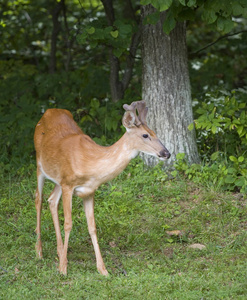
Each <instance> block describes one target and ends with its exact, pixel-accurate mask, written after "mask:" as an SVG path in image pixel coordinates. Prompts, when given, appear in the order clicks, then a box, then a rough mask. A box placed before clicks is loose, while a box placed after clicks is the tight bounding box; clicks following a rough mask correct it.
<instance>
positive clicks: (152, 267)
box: [0, 162, 247, 300]
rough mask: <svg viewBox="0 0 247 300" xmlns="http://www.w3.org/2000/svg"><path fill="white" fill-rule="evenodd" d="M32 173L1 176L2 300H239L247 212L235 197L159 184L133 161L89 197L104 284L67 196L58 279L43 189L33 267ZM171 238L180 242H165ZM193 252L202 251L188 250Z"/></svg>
mask: <svg viewBox="0 0 247 300" xmlns="http://www.w3.org/2000/svg"><path fill="white" fill-rule="evenodd" d="M32 171H33V170H32V168H30V169H29V172H27V174H25V173H24V172H22V173H21V174H19V175H17V176H15V177H11V176H9V177H6V176H5V177H4V176H3V175H2V177H1V190H0V267H1V268H0V299H25V298H27V299H90V300H91V299H190V300H191V299H234V300H235V299H246V297H247V260H246V259H247V233H246V232H247V231H246V229H247V209H246V199H245V198H244V197H242V196H241V195H240V194H237V193H236V194H233V193H226V192H224V193H223V192H220V191H215V190H214V188H213V186H211V188H210V189H208V187H207V188H205V187H203V186H198V185H195V184H193V183H191V182H189V181H186V180H184V179H176V180H167V177H166V175H165V173H163V171H161V170H160V169H159V167H156V168H155V169H152V170H146V169H144V167H143V165H142V164H141V163H138V162H133V163H132V164H131V165H130V166H129V167H128V168H127V169H126V170H125V171H124V172H123V173H122V174H121V175H120V176H119V177H118V178H117V179H115V180H114V181H112V182H110V183H108V184H105V185H103V186H101V187H100V189H99V190H98V191H97V193H96V199H95V217H96V223H97V228H98V239H99V244H100V248H101V252H102V255H103V258H104V261H105V264H106V267H107V269H108V272H109V273H110V275H109V276H108V277H103V276H102V275H99V274H98V273H97V270H96V264H95V257H94V252H93V246H92V244H91V241H90V237H89V234H88V231H87V225H86V220H85V217H84V212H83V204H82V200H81V199H80V198H76V197H74V199H73V229H72V232H71V236H70V242H69V250H68V275H67V276H66V277H65V276H62V275H60V274H59V273H58V271H57V267H58V259H57V255H56V237H55V232H54V228H53V223H52V218H51V215H50V211H49V207H48V204H47V201H46V199H48V197H49V193H50V191H51V189H52V184H51V183H48V181H47V182H46V187H45V191H44V199H45V200H44V203H43V211H42V241H43V255H44V259H42V260H38V259H36V254H35V242H36V236H35V232H34V230H35V227H36V211H35V205H34V191H35V188H36V179H35V172H33V173H32ZM29 173H30V174H29ZM24 174H25V175H24ZM60 219H61V220H63V215H62V208H61V207H60ZM61 223H62V221H61ZM173 230H180V231H181V235H179V236H177V235H168V234H167V231H173ZM195 243H200V244H203V245H205V246H206V248H205V249H203V250H199V249H191V248H189V245H191V244H195Z"/></svg>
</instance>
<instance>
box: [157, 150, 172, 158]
mask: <svg viewBox="0 0 247 300" xmlns="http://www.w3.org/2000/svg"><path fill="white" fill-rule="evenodd" d="M159 155H160V157H165V158H167V159H168V158H169V157H170V156H171V154H170V152H169V151H168V150H167V149H164V150H161V151H160V153H159Z"/></svg>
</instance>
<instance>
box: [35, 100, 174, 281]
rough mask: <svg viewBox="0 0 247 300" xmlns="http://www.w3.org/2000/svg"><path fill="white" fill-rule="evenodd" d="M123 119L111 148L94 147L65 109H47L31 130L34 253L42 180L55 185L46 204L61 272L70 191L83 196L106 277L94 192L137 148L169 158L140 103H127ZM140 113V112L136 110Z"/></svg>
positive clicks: (39, 250) (99, 264) (38, 245)
mask: <svg viewBox="0 0 247 300" xmlns="http://www.w3.org/2000/svg"><path fill="white" fill-rule="evenodd" d="M123 107H124V109H125V111H126V112H125V114H124V116H123V119H122V123H123V126H124V127H125V128H126V133H125V134H124V135H123V136H122V137H121V138H120V140H119V141H117V142H116V143H115V144H113V145H112V146H109V147H102V146H99V145H97V144H96V143H95V142H94V141H93V140H92V139H91V138H90V137H89V136H87V135H85V134H84V133H83V132H82V130H81V129H80V128H79V127H78V126H77V124H76V123H75V121H74V120H73V117H72V115H71V113H70V112H69V111H67V110H64V109H48V110H47V111H46V112H45V113H44V115H43V116H42V118H41V119H40V121H39V122H38V124H37V125H36V128H35V133H34V144H35V149H36V159H37V181H38V185H37V190H36V199H35V206H36V210H37V228H36V233H37V243H36V251H37V256H38V257H39V258H42V244H41V233H40V215H41V204H42V189H43V185H44V181H45V178H47V179H50V180H51V181H53V182H54V183H55V187H54V190H53V191H52V193H51V195H50V197H49V199H48V202H49V207H50V211H51V214H52V218H53V223H54V227H55V231H56V238H57V253H58V256H59V270H60V272H61V273H63V274H67V250H68V242H69V235H70V231H71V229H72V218H71V209H72V195H73V194H76V195H77V196H79V197H81V198H83V204H84V210H85V215H86V218H87V224H88V231H89V234H90V236H91V239H92V243H93V247H94V251H95V256H96V263H97V269H98V271H99V272H100V273H101V274H103V275H107V274H108V272H107V270H106V268H105V265H104V262H103V259H102V256H101V253H100V248H99V244H98V240H97V235H96V225H95V219H94V193H95V190H96V189H97V188H98V187H99V186H100V185H101V184H102V183H104V182H106V181H109V180H111V179H112V178H114V177H116V176H117V175H118V174H119V173H120V172H121V171H123V170H124V168H125V167H126V166H127V165H128V163H129V162H130V160H131V159H132V158H134V157H136V156H137V154H138V153H139V151H141V152H144V153H147V154H150V155H153V156H155V157H158V158H159V159H161V160H165V159H167V158H169V157H170V153H169V152H168V150H167V149H166V148H165V147H164V146H163V145H162V143H161V142H160V141H159V139H158V138H157V136H156V135H155V133H154V132H153V131H152V130H151V129H149V128H148V126H147V124H146V115H147V107H146V105H145V102H144V101H136V102H133V103H132V104H131V105H127V104H125V105H124V106H123ZM136 110H137V112H138V115H137V113H136ZM61 195H63V197H62V199H63V211H64V232H65V237H64V243H63V241H62V237H61V232H60V226H59V220H58V203H59V200H60V197H61Z"/></svg>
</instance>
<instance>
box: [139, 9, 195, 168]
mask: <svg viewBox="0 0 247 300" xmlns="http://www.w3.org/2000/svg"><path fill="white" fill-rule="evenodd" d="M153 12H154V8H153V7H152V6H151V5H147V6H143V7H142V20H143V19H144V17H145V16H147V15H148V14H150V13H153ZM164 20H165V13H161V18H160V20H159V22H158V23H157V24H156V25H143V27H142V59H143V75H142V76H143V77H142V94H143V100H145V101H146V103H147V105H148V107H149V113H148V124H149V126H150V128H152V129H153V130H154V131H155V132H156V133H157V136H158V137H159V138H160V140H161V141H162V142H163V143H164V145H165V147H166V148H167V149H168V150H169V151H170V153H171V158H170V159H169V160H168V161H167V162H166V165H167V166H171V165H172V164H173V162H174V161H175V159H176V155H177V154H178V153H185V154H186V158H187V160H188V162H189V163H195V162H199V155H198V151H197V145H196V139H195V131H194V130H193V131H189V130H188V126H189V124H190V123H192V122H193V113H192V104H191V89H190V79H189V73H188V59H187V46H186V25H185V23H177V25H176V27H175V28H174V30H172V32H171V33H170V34H169V35H166V34H165V33H164V32H163V29H162V25H163V22H164ZM144 160H145V163H146V164H147V165H153V164H155V163H156V161H157V160H156V159H155V158H153V157H148V156H144Z"/></svg>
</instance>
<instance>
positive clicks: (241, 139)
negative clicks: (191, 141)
mask: <svg viewBox="0 0 247 300" xmlns="http://www.w3.org/2000/svg"><path fill="white" fill-rule="evenodd" d="M205 97H206V101H205V102H203V103H198V108H197V109H196V114H197V119H196V120H195V122H194V123H195V127H196V129H197V135H198V140H197V141H198V146H199V150H200V154H201V157H202V158H203V160H204V164H202V165H199V164H192V165H188V164H187V162H186V161H185V159H184V154H183V153H179V154H177V162H176V163H175V168H176V170H175V171H173V175H174V176H177V175H178V172H182V173H183V174H185V176H187V177H188V178H189V179H191V180H193V181H195V182H197V183H201V184H204V185H214V186H216V187H218V188H223V189H226V190H231V191H233V190H240V191H241V192H242V193H246V192H247V113H246V99H247V91H245V90H243V89H242V90H238V91H233V92H232V93H228V92H226V91H216V92H212V93H207V94H206V95H205ZM193 126H194V124H191V125H190V126H189V129H191V128H193Z"/></svg>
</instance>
